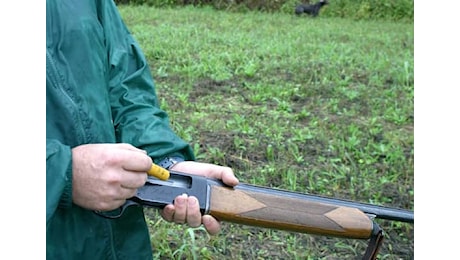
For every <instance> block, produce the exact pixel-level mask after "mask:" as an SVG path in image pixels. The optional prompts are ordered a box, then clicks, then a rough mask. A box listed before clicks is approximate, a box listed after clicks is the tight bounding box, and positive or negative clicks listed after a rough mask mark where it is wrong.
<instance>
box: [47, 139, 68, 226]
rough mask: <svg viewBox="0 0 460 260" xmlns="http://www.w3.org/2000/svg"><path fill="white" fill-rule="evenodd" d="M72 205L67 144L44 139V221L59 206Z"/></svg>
mask: <svg viewBox="0 0 460 260" xmlns="http://www.w3.org/2000/svg"><path fill="white" fill-rule="evenodd" d="M71 205H72V152H71V149H70V147H69V146H66V145H63V144H62V143H60V142H58V141H56V140H54V139H46V223H47V224H48V221H49V220H50V219H51V217H52V216H53V215H54V212H55V211H56V210H57V209H58V208H59V207H61V208H67V207H71Z"/></svg>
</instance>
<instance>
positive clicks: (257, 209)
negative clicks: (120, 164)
mask: <svg viewBox="0 0 460 260" xmlns="http://www.w3.org/2000/svg"><path fill="white" fill-rule="evenodd" d="M184 193H185V194H187V195H189V196H195V197H197V198H198V201H199V204H200V210H201V213H202V214H210V215H212V216H213V217H215V218H216V219H218V220H221V221H227V222H232V223H237V224H242V225H249V226H257V227H262V228H269V229H278V230H286V231H293V232H300V233H309V234H316V235H325V236H333V237H343V238H355V239H369V244H368V247H367V249H366V252H365V254H364V256H363V259H365V260H367V259H376V258H377V254H378V251H379V249H380V247H381V244H382V242H383V230H382V229H381V228H380V227H379V225H378V224H377V223H376V222H375V221H374V219H376V218H379V219H387V220H394V221H400V222H407V223H414V213H413V211H409V210H405V209H399V208H390V207H384V206H378V205H373V204H366V203H359V202H354V201H348V200H343V199H336V198H328V197H323V196H318V195H309V194H304V193H299V192H293V191H287V190H282V189H274V188H268V187H263V186H257V185H250V184H245V183H240V184H238V185H237V186H235V187H228V186H227V185H225V184H224V183H223V182H221V181H220V180H215V179H210V178H206V177H202V176H196V175H191V174H187V173H183V172H177V171H170V172H169V178H168V179H167V180H165V179H159V178H155V177H151V176H149V177H148V179H147V182H146V184H145V185H144V186H143V187H141V188H139V189H138V191H137V194H136V195H135V196H134V197H132V198H131V199H130V200H128V202H127V203H126V204H125V207H126V206H129V205H134V204H135V205H139V204H140V205H141V206H147V207H155V208H163V207H165V206H166V205H168V204H171V203H173V201H174V199H175V198H176V197H177V196H179V195H181V194H184ZM120 214H122V213H120Z"/></svg>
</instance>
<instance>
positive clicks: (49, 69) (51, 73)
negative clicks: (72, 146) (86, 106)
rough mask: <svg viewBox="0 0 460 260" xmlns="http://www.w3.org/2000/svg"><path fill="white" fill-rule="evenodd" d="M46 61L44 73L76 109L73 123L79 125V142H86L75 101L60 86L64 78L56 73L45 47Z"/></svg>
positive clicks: (56, 70) (53, 63)
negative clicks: (75, 122)
mask: <svg viewBox="0 0 460 260" xmlns="http://www.w3.org/2000/svg"><path fill="white" fill-rule="evenodd" d="M46 61H47V62H46V74H47V76H48V77H49V79H50V80H51V82H52V84H53V87H55V88H56V89H59V91H60V92H61V93H62V95H63V96H64V98H66V99H67V100H68V101H69V103H70V104H71V105H72V107H73V108H74V111H76V113H75V115H76V118H75V119H76V121H77V124H75V125H76V126H77V125H78V126H79V128H78V130H79V131H78V132H80V136H81V138H82V140H81V141H82V142H81V143H86V142H87V138H86V133H85V130H84V128H83V124H82V120H81V117H80V113H79V111H78V106H77V104H76V103H75V101H74V100H73V99H72V98H71V97H70V96H69V93H67V91H65V90H64V88H63V87H62V86H63V85H65V83H64V80H61V78H60V74H59V73H58V69H57V66H56V63H55V62H54V60H53V58H52V57H51V55H50V54H49V52H48V49H46Z"/></svg>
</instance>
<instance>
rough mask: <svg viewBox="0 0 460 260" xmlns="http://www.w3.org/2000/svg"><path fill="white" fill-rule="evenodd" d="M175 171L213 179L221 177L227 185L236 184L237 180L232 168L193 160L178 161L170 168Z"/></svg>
mask: <svg viewBox="0 0 460 260" xmlns="http://www.w3.org/2000/svg"><path fill="white" fill-rule="evenodd" d="M172 169H173V170H175V171H179V172H186V173H190V174H196V175H201V176H205V177H208V178H213V179H221V180H222V181H223V182H224V183H225V184H227V185H229V186H236V185H238V183H239V181H238V179H237V178H236V177H235V174H234V173H233V170H232V168H230V167H226V166H220V165H215V164H210V163H202V162H195V161H185V162H180V163H178V164H176V165H174V167H173V168H172Z"/></svg>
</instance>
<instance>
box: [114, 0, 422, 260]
mask: <svg viewBox="0 0 460 260" xmlns="http://www.w3.org/2000/svg"><path fill="white" fill-rule="evenodd" d="M120 12H121V14H122V16H123V17H124V19H125V21H126V23H127V25H128V27H129V28H130V30H131V31H132V33H133V34H134V36H135V38H136V39H137V40H138V41H139V43H140V45H141V46H142V48H143V50H144V52H145V55H146V57H147V59H148V62H149V64H150V67H151V69H152V73H153V76H154V78H155V81H156V87H157V93H158V96H159V99H160V101H161V106H162V107H163V108H164V109H165V110H167V111H168V113H169V115H170V118H171V124H172V127H173V128H174V130H175V131H177V133H178V134H179V135H180V136H181V137H183V138H184V139H185V140H187V141H188V142H190V143H191V145H192V147H194V150H195V152H196V155H197V158H198V159H199V160H201V161H206V162H212V163H217V164H221V165H227V166H230V167H232V168H233V169H234V171H235V173H236V175H237V176H238V177H239V179H240V181H242V182H245V183H250V184H257V185H263V186H268V187H273V188H282V189H288V190H293V191H299V192H304V193H311V194H318V195H323V196H330V197H336V198H343V199H350V200H355V201H359V202H365V203H373V204H377V205H384V206H389V207H399V208H406V209H413V206H414V129H413V126H414V24H413V23H403V22H385V21H354V20H347V19H338V18H337V19H335V18H323V17H321V16H320V17H318V18H316V19H310V18H308V17H301V18H300V17H295V16H293V15H287V14H268V13H258V12H250V13H245V14H238V13H227V12H223V11H215V10H212V9H210V8H193V7H183V8H177V9H174V8H172V9H158V8H153V7H133V6H120ZM146 212H147V218H148V221H149V226H150V228H151V235H152V246H153V248H154V250H155V254H154V256H153V257H154V258H155V259H355V258H359V257H360V256H361V255H362V254H363V253H364V251H365V248H366V246H367V242H368V241H363V240H353V239H340V238H330V237H325V236H317V235H310V234H299V233H291V232H285V231H279V230H268V229H262V228H256V227H249V226H242V225H237V224H233V223H222V232H221V233H220V234H219V235H217V236H209V235H207V234H206V232H205V231H204V230H203V228H196V229H194V228H188V227H186V226H177V225H172V224H169V223H166V222H165V221H163V220H162V219H161V217H160V216H159V214H158V212H157V211H156V210H155V209H147V210H146ZM378 222H379V225H380V226H381V227H382V228H383V229H384V231H385V241H384V244H383V247H382V249H381V250H380V254H379V259H413V257H414V237H413V232H414V227H413V225H411V224H405V223H398V222H390V221H378Z"/></svg>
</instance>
